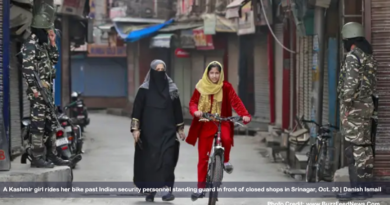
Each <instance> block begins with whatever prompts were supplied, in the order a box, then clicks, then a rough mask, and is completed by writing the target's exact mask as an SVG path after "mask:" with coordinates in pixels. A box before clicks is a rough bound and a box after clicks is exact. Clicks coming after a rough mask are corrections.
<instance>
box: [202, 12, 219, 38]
mask: <svg viewBox="0 0 390 205" xmlns="http://www.w3.org/2000/svg"><path fill="white" fill-rule="evenodd" d="M203 24H204V26H203V27H204V28H203V32H204V34H206V35H215V33H216V31H215V28H216V26H217V17H216V15H215V14H205V15H204V16H203Z"/></svg>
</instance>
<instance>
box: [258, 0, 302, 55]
mask: <svg viewBox="0 0 390 205" xmlns="http://www.w3.org/2000/svg"><path fill="white" fill-rule="evenodd" d="M260 4H261V9H262V10H263V15H264V18H265V22H266V23H267V26H268V29H269V31H270V32H271V34H272V36H273V37H274V39H275V40H276V42H277V43H278V44H279V45H280V46H281V47H282V48H283V49H284V50H286V51H288V52H290V53H297V52H296V51H293V50H290V49H289V48H286V47H285V46H284V45H283V44H282V43H281V42H280V41H279V39H278V38H277V37H276V35H275V34H274V31H273V30H272V28H271V26H270V25H269V22H268V18H267V15H266V13H265V9H264V4H263V0H260Z"/></svg>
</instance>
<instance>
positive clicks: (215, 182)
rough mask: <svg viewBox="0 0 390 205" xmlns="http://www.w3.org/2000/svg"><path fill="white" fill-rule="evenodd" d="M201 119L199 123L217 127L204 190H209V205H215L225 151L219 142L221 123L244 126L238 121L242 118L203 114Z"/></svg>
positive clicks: (220, 182)
mask: <svg viewBox="0 0 390 205" xmlns="http://www.w3.org/2000/svg"><path fill="white" fill-rule="evenodd" d="M202 117H203V119H200V120H199V121H212V122H217V123H215V124H216V125H217V127H218V131H217V133H216V134H215V135H214V143H213V147H212V149H211V153H210V155H209V163H208V170H207V177H206V188H208V189H210V192H209V203H208V204H209V205H215V204H216V203H217V201H218V188H219V187H220V185H221V184H222V178H223V170H224V169H223V167H224V166H223V163H224V152H225V149H224V147H223V146H222V141H221V124H222V122H233V123H234V125H239V126H244V125H242V124H240V123H239V122H238V121H242V117H240V116H236V117H226V118H223V117H220V116H219V115H218V114H215V115H213V114H210V113H203V115H202ZM192 200H193V201H195V200H196V199H192Z"/></svg>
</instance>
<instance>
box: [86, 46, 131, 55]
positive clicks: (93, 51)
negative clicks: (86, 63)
mask: <svg viewBox="0 0 390 205" xmlns="http://www.w3.org/2000/svg"><path fill="white" fill-rule="evenodd" d="M126 56H127V55H126V47H125V46H124V47H109V46H106V45H94V44H93V45H88V57H126Z"/></svg>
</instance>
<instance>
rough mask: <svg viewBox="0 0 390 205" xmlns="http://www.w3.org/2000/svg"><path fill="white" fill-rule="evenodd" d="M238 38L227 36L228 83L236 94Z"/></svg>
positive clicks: (234, 35)
mask: <svg viewBox="0 0 390 205" xmlns="http://www.w3.org/2000/svg"><path fill="white" fill-rule="evenodd" d="M238 52H239V49H238V37H237V35H236V34H232V35H229V40H228V56H227V58H228V64H229V68H228V73H229V77H228V81H229V82H230V83H231V84H232V85H233V88H234V89H235V90H236V92H238V79H239V78H238V56H239V54H238Z"/></svg>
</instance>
